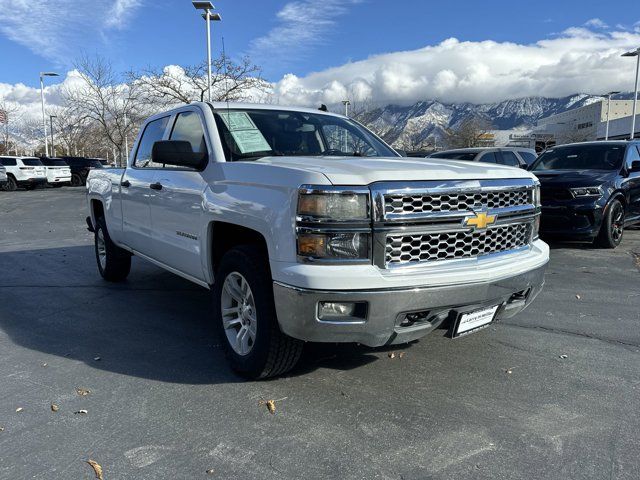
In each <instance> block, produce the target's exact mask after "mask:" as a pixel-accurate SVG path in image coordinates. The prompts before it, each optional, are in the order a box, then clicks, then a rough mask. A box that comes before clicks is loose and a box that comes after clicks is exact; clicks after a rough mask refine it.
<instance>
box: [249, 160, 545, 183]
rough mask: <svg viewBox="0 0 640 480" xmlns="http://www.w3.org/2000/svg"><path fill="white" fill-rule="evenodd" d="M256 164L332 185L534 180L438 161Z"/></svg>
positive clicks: (514, 172) (501, 169) (515, 172)
mask: <svg viewBox="0 0 640 480" xmlns="http://www.w3.org/2000/svg"><path fill="white" fill-rule="evenodd" d="M257 162H259V163H263V164H270V165H275V166H279V167H284V168H292V169H296V170H306V171H312V172H316V173H321V174H323V175H325V176H326V177H327V178H328V179H329V181H330V182H331V183H332V184H334V185H368V184H370V183H373V182H390V181H407V180H411V181H414V180H482V179H500V178H535V177H534V176H533V175H531V174H530V173H529V172H527V171H525V170H522V169H520V168H513V167H506V166H502V165H489V164H485V163H478V162H465V161H456V160H442V159H438V158H408V157H369V158H365V157H264V158H261V159H260V160H257Z"/></svg>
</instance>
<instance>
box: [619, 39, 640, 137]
mask: <svg viewBox="0 0 640 480" xmlns="http://www.w3.org/2000/svg"><path fill="white" fill-rule="evenodd" d="M622 56H623V57H636V87H635V89H634V91H633V112H631V137H630V139H631V140H633V137H634V136H635V133H636V103H637V102H638V72H640V47H638V48H636V49H635V50H631V51H630V52H626V53H623V54H622Z"/></svg>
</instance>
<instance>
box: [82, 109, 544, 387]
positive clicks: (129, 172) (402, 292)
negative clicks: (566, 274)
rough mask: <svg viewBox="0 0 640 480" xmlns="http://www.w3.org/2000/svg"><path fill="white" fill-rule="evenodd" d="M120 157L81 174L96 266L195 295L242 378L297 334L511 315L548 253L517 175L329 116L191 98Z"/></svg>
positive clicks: (390, 330) (402, 334)
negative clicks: (143, 273) (155, 277)
mask: <svg viewBox="0 0 640 480" xmlns="http://www.w3.org/2000/svg"><path fill="white" fill-rule="evenodd" d="M133 152H134V154H133V155H132V156H131V159H130V160H129V163H128V165H127V167H126V168H111V169H96V170H92V171H91V172H90V173H89V178H88V181H87V200H88V207H89V210H90V217H88V218H87V222H88V225H89V228H90V230H93V231H94V232H95V254H96V261H97V265H98V271H99V272H100V274H101V275H102V277H103V278H104V279H106V280H109V281H120V280H123V279H125V278H126V277H127V275H128V274H129V271H130V268H131V255H132V254H133V255H137V256H140V257H141V258H143V259H146V260H149V261H151V262H152V263H155V264H156V265H159V266H160V267H162V268H165V269H166V270H168V271H170V272H173V273H175V274H177V275H180V276H182V277H184V278H186V279H188V280H190V281H192V282H194V283H196V284H198V285H201V286H203V287H205V288H209V289H211V291H212V297H213V301H214V305H215V307H214V309H213V311H212V312H211V315H212V319H213V322H214V325H215V327H216V328H217V329H218V331H219V333H220V339H221V342H222V344H223V345H224V348H225V350H226V352H227V355H228V358H229V360H230V363H231V365H232V367H233V368H234V369H235V370H236V371H237V372H239V373H241V374H242V375H245V376H247V377H251V378H256V377H258V378H264V377H269V376H273V375H278V374H281V373H283V372H286V371H287V370H289V369H290V368H292V367H293V366H294V365H295V363H296V362H297V360H298V358H299V356H300V353H301V349H302V345H303V342H304V341H311V342H358V343H362V344H364V345H369V346H381V345H390V344H399V343H406V342H410V341H412V340H415V339H417V338H420V337H422V336H423V335H426V334H427V333H429V332H432V331H433V330H434V329H436V328H438V327H442V328H447V329H448V330H449V335H450V336H452V337H456V336H460V335H466V334H468V333H471V332H474V331H476V330H478V329H480V328H483V327H485V326H487V325H489V324H490V323H491V322H493V321H494V320H496V319H500V318H508V317H511V316H512V315H514V314H516V313H518V312H520V311H521V310H522V309H524V308H525V307H526V306H527V305H529V304H530V303H531V301H532V300H533V299H534V298H535V297H536V295H537V294H538V292H540V290H541V288H542V284H543V279H544V271H545V268H546V264H547V262H548V259H549V249H548V246H547V245H546V244H545V243H544V242H543V241H541V240H539V239H538V235H537V225H538V218H539V217H538V215H539V205H538V198H539V195H538V183H537V180H536V179H535V177H534V176H533V175H532V174H531V173H529V172H527V171H525V170H521V169H515V168H509V167H504V166H501V165H486V164H474V163H471V162H454V161H450V160H440V159H432V161H431V162H425V161H424V160H422V159H421V160H417V159H410V158H402V157H400V156H399V155H398V154H397V153H396V152H395V151H394V150H393V149H392V148H391V147H389V146H388V145H387V144H385V143H384V142H383V141H382V140H380V139H379V138H378V137H376V136H375V135H374V134H373V133H371V132H370V131H368V130H367V129H365V128H364V127H362V126H361V125H360V124H358V123H356V122H354V121H352V120H350V119H349V118H347V117H343V116H341V115H335V114H331V113H328V112H322V111H318V110H310V109H296V108H286V107H280V106H278V107H275V106H269V105H252V104H234V105H232V106H229V105H228V104H226V103H214V104H207V103H199V102H196V103H192V104H190V105H185V106H182V107H180V108H176V109H174V110H170V111H168V112H164V113H160V114H158V115H155V116H153V117H151V118H149V119H148V120H147V121H146V122H145V123H144V124H143V127H142V130H141V133H140V134H139V137H138V139H137V141H136V143H135V145H134V148H133Z"/></svg>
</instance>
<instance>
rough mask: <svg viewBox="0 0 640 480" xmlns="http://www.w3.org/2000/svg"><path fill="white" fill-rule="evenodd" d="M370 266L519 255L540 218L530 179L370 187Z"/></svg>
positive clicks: (391, 265)
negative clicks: (371, 255)
mask: <svg viewBox="0 0 640 480" xmlns="http://www.w3.org/2000/svg"><path fill="white" fill-rule="evenodd" d="M371 193H372V198H373V204H374V221H373V237H374V241H373V261H374V263H375V264H376V265H377V266H378V267H380V268H383V269H387V268H388V269H392V268H397V267H404V266H412V265H433V264H438V263H439V262H441V261H447V260H457V259H473V258H482V257H485V256H489V255H493V254H499V253H507V252H515V251H520V250H522V249H523V248H526V247H528V246H529V245H530V244H531V242H532V241H533V238H534V223H535V222H536V219H537V218H538V216H539V214H540V208H539V205H537V200H536V198H535V197H536V195H535V181H534V180H533V179H530V178H522V179H495V180H461V181H424V182H419V181H418V182H404V183H401V182H385V183H382V182H381V183H376V184H373V185H372V186H371Z"/></svg>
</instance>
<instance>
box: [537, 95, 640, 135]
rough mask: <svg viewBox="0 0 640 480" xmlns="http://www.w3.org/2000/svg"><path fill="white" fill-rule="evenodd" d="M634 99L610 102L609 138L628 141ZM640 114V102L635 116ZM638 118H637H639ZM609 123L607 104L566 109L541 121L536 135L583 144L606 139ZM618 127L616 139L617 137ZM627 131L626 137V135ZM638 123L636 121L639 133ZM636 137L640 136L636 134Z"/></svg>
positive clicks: (603, 102)
mask: <svg viewBox="0 0 640 480" xmlns="http://www.w3.org/2000/svg"><path fill="white" fill-rule="evenodd" d="M632 110H633V100H611V106H610V109H609V137H610V138H629V133H630V129H631V112H632ZM638 113H640V102H639V103H638V107H636V114H638ZM637 116H638V115H636V117H637ZM606 122H607V101H606V99H605V100H602V101H599V102H594V103H591V104H589V105H585V106H583V107H579V108H574V109H572V110H567V111H566V112H562V113H558V114H555V115H551V116H549V117H546V118H541V119H540V120H538V122H537V125H536V127H535V128H534V131H533V133H537V134H547V135H551V136H553V137H554V138H555V141H556V143H570V142H584V141H588V140H598V139H603V138H604V137H605V130H606ZM614 124H615V132H616V133H615V136H614ZM624 125H626V127H624ZM624 128H626V129H627V132H626V137H625V134H624V133H623V130H624ZM637 130H638V124H637V120H636V131H637ZM636 135H639V134H638V133H636Z"/></svg>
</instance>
